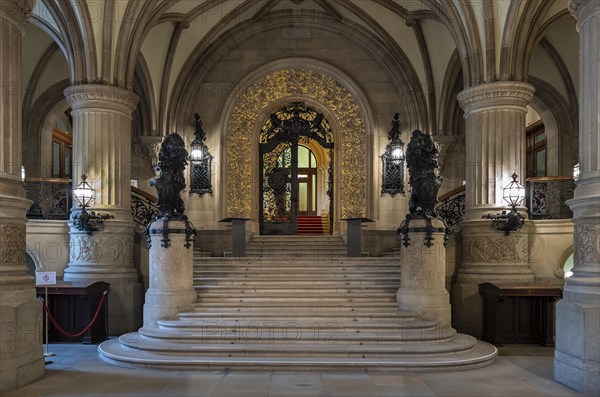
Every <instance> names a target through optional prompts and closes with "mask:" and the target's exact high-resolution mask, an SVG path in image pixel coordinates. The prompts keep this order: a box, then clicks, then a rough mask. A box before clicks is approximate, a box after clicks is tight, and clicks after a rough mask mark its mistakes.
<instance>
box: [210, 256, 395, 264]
mask: <svg viewBox="0 0 600 397" xmlns="http://www.w3.org/2000/svg"><path fill="white" fill-rule="evenodd" d="M205 260H206V261H207V262H209V263H215V264H217V263H248V264H254V263H256V262H255V260H254V259H253V258H248V257H245V256H244V257H212V258H206V259H205ZM396 262H398V261H397V260H390V259H386V258H382V257H376V256H375V257H369V258H362V257H360V258H359V257H341V258H336V259H334V260H331V261H327V263H337V264H340V265H343V264H358V265H361V266H369V265H370V264H372V263H396ZM260 263H261V264H264V265H274V266H285V265H286V264H311V263H314V262H313V261H312V260H307V259H301V260H294V261H286V260H285V259H274V260H270V261H269V260H262V261H261V262H260Z"/></svg>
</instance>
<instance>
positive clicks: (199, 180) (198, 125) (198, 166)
mask: <svg viewBox="0 0 600 397" xmlns="http://www.w3.org/2000/svg"><path fill="white" fill-rule="evenodd" d="M194 129H195V131H194V135H195V139H194V140H193V141H192V145H191V151H190V164H191V165H190V196H191V195H192V194H194V193H196V194H198V195H199V196H200V197H202V196H203V195H205V194H207V193H209V194H212V184H211V163H212V159H213V156H212V155H211V154H210V152H209V150H208V147H207V146H206V145H205V144H204V141H205V140H206V135H205V134H204V130H203V129H202V120H200V115H199V114H198V113H194Z"/></svg>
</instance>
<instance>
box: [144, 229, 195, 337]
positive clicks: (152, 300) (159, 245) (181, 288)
mask: <svg viewBox="0 0 600 397" xmlns="http://www.w3.org/2000/svg"><path fill="white" fill-rule="evenodd" d="M163 225H164V220H157V221H154V222H153V223H152V224H151V225H150V227H149V229H150V243H151V247H150V253H149V256H150V288H148V291H146V303H145V304H144V327H156V322H157V321H159V320H174V319H177V314H178V313H179V312H181V311H189V310H192V309H193V307H194V303H196V290H195V289H194V259H193V252H194V248H193V236H191V240H192V241H189V243H188V240H189V239H187V238H186V227H185V223H184V222H182V221H170V222H169V225H168V229H169V239H170V242H169V244H170V245H169V246H168V247H164V246H163V242H162V240H163V231H162V229H163ZM187 244H190V245H189V246H188V247H186V245H187Z"/></svg>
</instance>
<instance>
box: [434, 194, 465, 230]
mask: <svg viewBox="0 0 600 397" xmlns="http://www.w3.org/2000/svg"><path fill="white" fill-rule="evenodd" d="M435 211H436V213H437V214H438V215H439V216H441V217H442V218H444V219H445V220H446V223H447V224H448V226H449V227H450V229H451V230H452V229H453V227H454V226H455V225H456V224H458V223H459V222H461V221H462V220H463V216H464V215H465V187H464V186H459V187H457V188H456V189H452V190H450V191H449V192H447V193H445V194H443V195H441V196H440V197H439V198H438V203H437V205H436V206H435Z"/></svg>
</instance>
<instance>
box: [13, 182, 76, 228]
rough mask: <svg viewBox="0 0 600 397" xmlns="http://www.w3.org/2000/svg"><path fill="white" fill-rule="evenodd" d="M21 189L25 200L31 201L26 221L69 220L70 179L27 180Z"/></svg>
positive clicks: (70, 200) (70, 201)
mask: <svg viewBox="0 0 600 397" xmlns="http://www.w3.org/2000/svg"><path fill="white" fill-rule="evenodd" d="M23 187H24V188H25V193H26V195H27V198H28V199H29V200H31V201H33V204H32V205H31V207H30V208H29V211H27V219H45V220H68V219H69V217H70V215H71V205H72V200H73V199H72V197H73V195H72V194H71V180H70V179H58V178H27V179H25V182H24V183H23Z"/></svg>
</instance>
